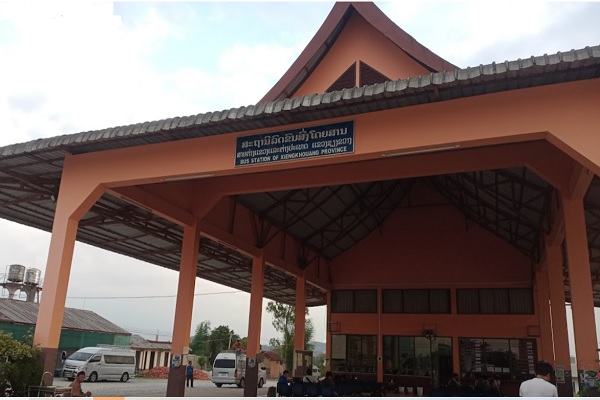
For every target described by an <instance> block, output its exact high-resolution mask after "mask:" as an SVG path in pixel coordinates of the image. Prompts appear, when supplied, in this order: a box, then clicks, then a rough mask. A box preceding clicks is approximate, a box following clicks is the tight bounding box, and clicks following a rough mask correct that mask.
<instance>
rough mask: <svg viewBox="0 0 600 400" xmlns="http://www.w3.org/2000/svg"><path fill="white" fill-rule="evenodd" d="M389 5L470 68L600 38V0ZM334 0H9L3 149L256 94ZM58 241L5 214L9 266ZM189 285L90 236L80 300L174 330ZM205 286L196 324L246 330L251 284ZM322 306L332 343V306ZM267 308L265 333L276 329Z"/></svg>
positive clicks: (314, 312) (41, 256)
mask: <svg viewBox="0 0 600 400" xmlns="http://www.w3.org/2000/svg"><path fill="white" fill-rule="evenodd" d="M376 4H377V5H378V6H379V7H380V8H381V9H382V10H383V11H384V12H385V13H386V14H387V15H388V16H389V17H390V18H391V19H392V20H393V21H394V22H396V23H397V24H398V25H399V26H400V27H401V28H403V29H404V30H405V31H407V32H408V33H409V34H410V35H412V36H413V37H414V38H415V39H417V40H418V41H419V42H421V43H422V44H423V45H425V46H426V47H428V48H429V49H430V50H432V51H433V52H435V53H437V54H438V55H440V56H441V57H443V58H445V59H446V60H448V61H450V62H452V63H454V64H455V65H458V66H459V67H467V66H476V65H479V64H487V63H491V62H493V61H495V62H503V61H505V60H516V59H518V58H527V57H530V56H532V55H536V56H537V55H542V54H544V53H548V54H551V53H556V52H559V51H568V50H570V49H579V48H583V47H586V46H594V45H599V44H600V23H599V22H598V21H600V3H585V2H580V3H572V2H570V3H562V2H533V1H526V2H524V1H518V2H511V1H504V2H497V1H478V2H474V1H473V2H460V3H456V2H449V1H447V2H435V1H428V2H425V1H413V2H405V1H403V2H393V3H392V2H386V3H384V2H377V3H376ZM332 6H333V3H332V2H310V3H291V2H285V3H274V2H262V3H251V2H245V3H228V2H219V3H204V2H203V3H173V2H169V3H158V2H150V3H141V2H119V3H113V2H105V1H95V2H93V3H92V2H88V1H81V0H77V1H58V0H52V1H27V0H0V146H4V145H8V144H13V143H18V142H25V141H29V140H33V139H38V138H43V137H52V136H58V135H62V134H69V133H76V132H82V131H89V130H95V129H102V128H107V127H112V126H118V125H126V124H131V123H138V122H143V121H148V120H158V119H161V118H169V117H175V116H185V115H192V114H199V113H204V112H208V111H220V110H223V109H229V108H233V107H240V106H244V105H249V104H255V103H256V102H258V100H259V99H260V98H262V96H263V95H264V94H265V93H266V92H267V91H268V90H269V89H270V88H271V87H272V86H273V85H274V84H275V82H276V81H277V80H278V79H279V77H280V76H281V75H282V74H283V73H284V72H285V71H286V69H287V68H288V67H289V66H290V65H291V64H292V62H293V61H294V60H295V59H296V57H297V56H298V55H299V54H300V52H301V50H302V49H303V48H304V47H305V46H306V44H307V43H308V42H309V40H310V39H311V38H312V36H313V35H314V34H315V32H316V31H317V29H318V28H319V27H320V26H321V24H322V23H323V21H324V20H325V18H326V16H327V14H328V13H329V11H330V10H331V8H332ZM49 240H50V235H49V233H45V232H41V231H38V230H36V229H33V228H28V227H25V226H20V225H17V224H14V223H11V222H8V221H4V220H0V254H1V255H2V257H1V260H0V263H2V264H4V265H7V266H8V265H9V264H22V265H25V266H27V267H36V268H39V269H41V270H42V271H43V270H44V269H45V264H46V257H47V252H48V245H49ZM176 289H177V273H176V272H174V271H170V270H167V269H164V268H162V267H157V266H153V265H150V264H147V263H143V262H141V261H137V260H134V259H131V258H128V257H124V256H120V255H116V254H112V253H109V252H107V251H104V250H99V249H95V248H92V247H91V246H88V245H85V244H81V243H77V244H76V246H75V255H74V259H73V267H72V271H71V279H70V283H69V290H68V298H67V306H69V307H77V308H85V309H88V310H93V311H95V312H97V313H98V314H100V315H102V316H103V317H105V318H107V319H109V320H110V321H112V322H114V323H116V324H117V325H119V326H121V327H123V328H125V329H127V330H129V331H131V332H134V333H139V334H142V335H143V336H146V337H150V338H152V337H154V335H156V334H157V333H158V335H159V338H160V339H161V340H169V339H170V338H171V333H172V330H173V313H174V308H175V298H174V295H175V293H176ZM196 293H197V294H198V295H197V297H196V301H195V303H194V317H193V318H194V319H193V326H194V327H195V326H196V325H197V324H198V323H199V322H201V321H203V320H209V321H211V322H212V326H213V327H216V326H218V325H221V324H224V325H229V326H230V327H231V328H232V329H234V330H235V331H236V333H239V334H240V335H241V336H246V334H247V324H248V300H249V295H248V294H246V293H239V292H237V291H235V290H233V289H230V288H227V287H224V286H221V285H217V284H213V283H211V282H207V281H204V280H202V279H198V280H197V284H196ZM99 296H110V297H113V298H111V299H94V297H99ZM124 296H146V297H147V298H143V299H142V298H137V299H134V298H129V299H127V298H123V297H124ZM152 296H154V297H153V298H150V297H152ZM161 296H162V297H161ZM168 296H171V297H168ZM265 303H266V302H265ZM310 316H311V317H312V318H313V321H314V323H315V327H316V335H315V339H316V340H319V341H324V340H325V310H324V307H319V308H316V309H311V314H310ZM264 317H265V318H263V327H262V335H261V342H262V343H263V344H266V343H268V341H269V339H270V338H272V337H275V336H277V334H276V333H275V331H274V329H273V328H272V327H271V322H270V318H269V317H268V316H267V315H265V314H264Z"/></svg>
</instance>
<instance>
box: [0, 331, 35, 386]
mask: <svg viewBox="0 0 600 400" xmlns="http://www.w3.org/2000/svg"><path fill="white" fill-rule="evenodd" d="M32 342H33V340H32V337H31V336H29V337H27V338H26V342H25V343H23V342H20V341H18V340H15V339H13V337H12V335H11V334H7V333H4V332H0V390H1V392H0V393H4V391H5V390H6V388H7V387H8V386H10V387H12V389H13V392H14V395H15V396H18V397H26V396H27V388H28V386H30V385H39V384H40V380H41V378H42V373H43V372H44V371H43V370H44V361H43V358H42V352H41V350H40V349H39V348H38V347H36V346H34V345H33V344H32Z"/></svg>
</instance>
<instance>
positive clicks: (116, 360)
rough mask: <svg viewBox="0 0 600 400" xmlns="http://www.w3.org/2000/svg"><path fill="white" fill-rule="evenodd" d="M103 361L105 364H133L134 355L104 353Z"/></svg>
mask: <svg viewBox="0 0 600 400" xmlns="http://www.w3.org/2000/svg"><path fill="white" fill-rule="evenodd" d="M104 361H105V362H106V363H107V364H135V357H134V356H133V355H131V356H115V355H108V354H105V355H104Z"/></svg>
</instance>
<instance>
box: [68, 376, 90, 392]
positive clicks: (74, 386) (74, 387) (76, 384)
mask: <svg viewBox="0 0 600 400" xmlns="http://www.w3.org/2000/svg"><path fill="white" fill-rule="evenodd" d="M83 381H85V372H84V371H79V372H78V373H77V377H76V378H75V380H74V381H73V382H72V383H71V384H70V385H69V386H70V387H71V397H90V396H91V395H92V392H90V391H87V392H85V393H84V392H83V388H82V387H81V382H83Z"/></svg>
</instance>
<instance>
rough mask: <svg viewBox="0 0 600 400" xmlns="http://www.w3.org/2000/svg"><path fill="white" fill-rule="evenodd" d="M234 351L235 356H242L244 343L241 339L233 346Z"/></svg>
mask: <svg viewBox="0 0 600 400" xmlns="http://www.w3.org/2000/svg"><path fill="white" fill-rule="evenodd" d="M233 350H234V351H235V354H240V353H241V352H242V342H240V339H238V340H236V341H235V343H234V344H233Z"/></svg>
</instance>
